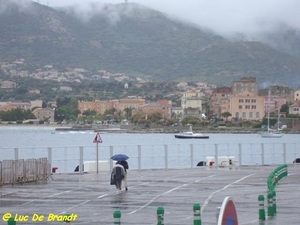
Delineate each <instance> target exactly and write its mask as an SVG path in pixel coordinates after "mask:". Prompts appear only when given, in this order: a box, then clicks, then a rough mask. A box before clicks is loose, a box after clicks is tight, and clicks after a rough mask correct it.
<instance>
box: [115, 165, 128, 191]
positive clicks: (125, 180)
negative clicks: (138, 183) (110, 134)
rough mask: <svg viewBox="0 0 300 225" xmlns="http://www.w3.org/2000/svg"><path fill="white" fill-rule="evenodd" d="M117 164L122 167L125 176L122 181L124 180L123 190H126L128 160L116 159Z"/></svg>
mask: <svg viewBox="0 0 300 225" xmlns="http://www.w3.org/2000/svg"><path fill="white" fill-rule="evenodd" d="M117 164H120V165H122V166H123V167H124V170H125V176H124V179H123V181H124V186H125V190H126V191H128V186H127V170H128V169H129V166H128V162H127V161H126V160H123V161H118V162H117Z"/></svg>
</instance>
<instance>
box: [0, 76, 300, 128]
mask: <svg viewBox="0 0 300 225" xmlns="http://www.w3.org/2000/svg"><path fill="white" fill-rule="evenodd" d="M125 85H128V84H125ZM15 87H16V84H15V83H13V82H9V81H2V82H1V89H3V88H4V89H10V88H15ZM177 87H178V88H179V89H180V90H182V93H181V103H180V106H174V104H173V103H172V101H171V100H169V99H167V98H165V99H161V100H158V101H155V102H146V100H145V99H142V98H139V97H138V96H128V97H127V98H122V99H112V100H109V101H101V100H97V99H96V100H94V101H82V100H78V112H79V114H78V117H80V116H82V115H83V114H84V113H85V112H87V111H95V112H96V114H97V115H98V114H100V115H103V114H104V113H105V112H106V111H108V110H112V109H113V111H114V112H115V113H119V114H121V115H123V118H125V114H126V112H128V111H130V115H131V116H134V115H136V114H138V113H140V114H143V115H144V116H145V120H147V117H148V116H149V115H151V114H153V113H158V114H160V115H161V118H162V120H164V119H174V121H177V122H178V123H180V122H181V121H182V120H183V119H184V118H186V117H193V118H198V119H200V120H207V119H209V120H212V119H225V120H226V121H239V120H243V121H261V120H262V119H263V118H264V117H266V115H267V112H271V113H273V116H279V117H280V118H284V117H286V115H287V114H289V115H295V116H299V111H300V89H297V90H293V89H292V88H289V87H288V86H285V85H274V86H269V87H266V88H264V89H261V90H259V88H258V84H257V81H256V78H255V77H245V78H241V79H240V80H237V81H232V85H231V87H225V86H223V87H216V86H215V85H209V84H207V83H204V82H199V83H197V87H196V88H195V87H189V86H188V84H187V83H186V82H180V83H178V84H177ZM284 105H286V106H288V111H284V110H281V109H282V107H283V106H284ZM56 107H57V105H56V102H55V101H51V102H48V103H47V107H43V101H42V100H35V101H29V102H0V112H1V111H9V110H12V109H16V108H19V109H23V110H28V109H29V110H32V113H33V114H34V115H35V117H36V119H35V120H31V122H32V121H33V122H35V123H36V122H38V121H47V122H48V123H55V122H56V120H55V118H58V117H59V116H61V115H55V113H56V110H55V109H56ZM126 118H128V116H127V117H126ZM26 122H28V121H23V123H26ZM65 122H66V123H67V122H68V121H65ZM1 123H5V121H1ZM291 126H293V125H291ZM291 128H293V127H291Z"/></svg>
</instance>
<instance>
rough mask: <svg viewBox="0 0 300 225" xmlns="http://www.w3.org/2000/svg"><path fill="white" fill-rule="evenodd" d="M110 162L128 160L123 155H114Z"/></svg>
mask: <svg viewBox="0 0 300 225" xmlns="http://www.w3.org/2000/svg"><path fill="white" fill-rule="evenodd" d="M111 159H112V160H115V161H123V160H127V159H129V157H128V156H127V155H125V154H116V155H113V156H112V157H111Z"/></svg>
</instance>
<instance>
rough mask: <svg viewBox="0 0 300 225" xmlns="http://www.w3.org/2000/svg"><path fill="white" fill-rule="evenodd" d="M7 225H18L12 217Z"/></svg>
mask: <svg viewBox="0 0 300 225" xmlns="http://www.w3.org/2000/svg"><path fill="white" fill-rule="evenodd" d="M7 225H16V221H15V218H14V217H11V218H9V219H8V221H7Z"/></svg>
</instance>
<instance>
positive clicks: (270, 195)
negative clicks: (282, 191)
mask: <svg viewBox="0 0 300 225" xmlns="http://www.w3.org/2000/svg"><path fill="white" fill-rule="evenodd" d="M268 216H270V217H272V216H274V207H273V193H272V191H269V192H268Z"/></svg>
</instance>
